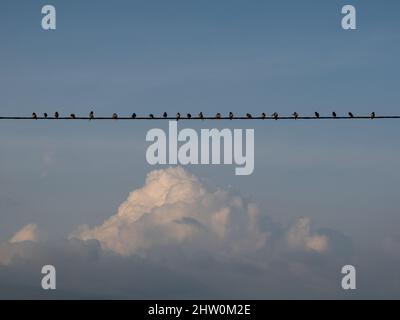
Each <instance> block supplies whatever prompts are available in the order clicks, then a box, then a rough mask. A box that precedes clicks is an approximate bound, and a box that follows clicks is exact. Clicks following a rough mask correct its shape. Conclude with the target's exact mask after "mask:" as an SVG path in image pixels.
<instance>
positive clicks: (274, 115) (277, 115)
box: [272, 112, 279, 120]
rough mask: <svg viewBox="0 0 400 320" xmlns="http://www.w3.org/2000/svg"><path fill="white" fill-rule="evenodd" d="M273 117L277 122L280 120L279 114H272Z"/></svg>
mask: <svg viewBox="0 0 400 320" xmlns="http://www.w3.org/2000/svg"><path fill="white" fill-rule="evenodd" d="M272 117H273V118H274V119H275V120H278V118H279V114H278V112H274V113H273V114H272Z"/></svg>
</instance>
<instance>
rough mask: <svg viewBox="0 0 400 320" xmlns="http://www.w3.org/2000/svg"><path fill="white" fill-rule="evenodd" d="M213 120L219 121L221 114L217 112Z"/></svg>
mask: <svg viewBox="0 0 400 320" xmlns="http://www.w3.org/2000/svg"><path fill="white" fill-rule="evenodd" d="M215 118H217V119H218V120H219V119H221V114H220V113H219V112H218V113H217V114H216V115H215Z"/></svg>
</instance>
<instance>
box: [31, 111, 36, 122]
mask: <svg viewBox="0 0 400 320" xmlns="http://www.w3.org/2000/svg"><path fill="white" fill-rule="evenodd" d="M32 119H35V120H37V114H36V113H35V112H33V113H32Z"/></svg>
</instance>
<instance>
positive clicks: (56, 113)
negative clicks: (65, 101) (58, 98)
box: [54, 111, 60, 119]
mask: <svg viewBox="0 0 400 320" xmlns="http://www.w3.org/2000/svg"><path fill="white" fill-rule="evenodd" d="M59 116H60V114H59V113H58V112H57V111H56V112H54V118H56V119H58V117H59Z"/></svg>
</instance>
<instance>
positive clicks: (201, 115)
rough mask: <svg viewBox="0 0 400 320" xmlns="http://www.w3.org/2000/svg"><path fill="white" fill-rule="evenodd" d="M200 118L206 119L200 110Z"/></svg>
mask: <svg viewBox="0 0 400 320" xmlns="http://www.w3.org/2000/svg"><path fill="white" fill-rule="evenodd" d="M199 118H200V119H201V120H204V116H203V112H200V113H199Z"/></svg>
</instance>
